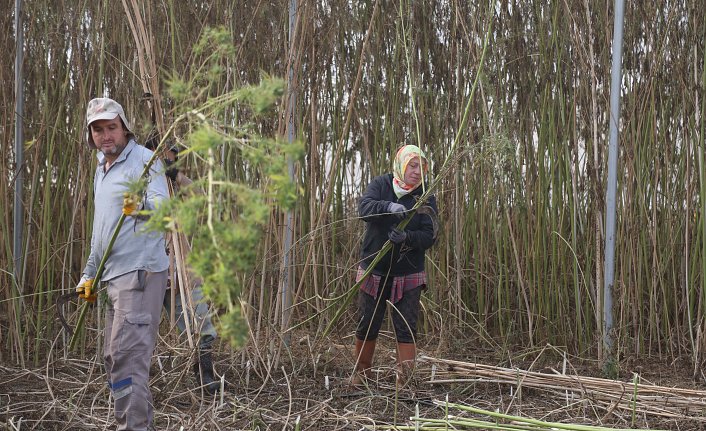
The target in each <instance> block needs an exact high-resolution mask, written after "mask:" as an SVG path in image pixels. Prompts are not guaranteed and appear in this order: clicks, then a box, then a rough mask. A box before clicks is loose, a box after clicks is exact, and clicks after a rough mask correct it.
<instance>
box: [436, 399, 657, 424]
mask: <svg viewBox="0 0 706 431" xmlns="http://www.w3.org/2000/svg"><path fill="white" fill-rule="evenodd" d="M434 403H435V404H436V405H439V406H445V405H446V404H447V403H446V402H444V401H434ZM448 405H449V406H450V407H454V408H457V409H459V410H463V411H467V412H471V413H476V414H482V415H486V416H490V417H493V418H496V419H505V420H510V421H516V422H525V423H527V424H529V425H535V426H540V427H544V428H551V429H562V430H571V431H617V430H619V429H620V428H605V427H597V426H593V425H572V424H564V423H559V422H545V421H540V420H538V419H532V418H524V417H521V416H513V415H508V414H504V413H498V412H491V411H489V410H483V409H479V408H476V407H471V406H466V405H463V404H455V403H448ZM520 429H522V428H520ZM533 429H534V428H533ZM633 431H647V430H645V429H635V430H633Z"/></svg>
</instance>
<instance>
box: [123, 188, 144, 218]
mask: <svg viewBox="0 0 706 431" xmlns="http://www.w3.org/2000/svg"><path fill="white" fill-rule="evenodd" d="M139 204H140V197H139V196H137V195H133V194H131V193H128V192H125V193H124V194H123V214H125V215H126V216H131V215H133V214H134V213H136V212H137V206H138V205H139Z"/></svg>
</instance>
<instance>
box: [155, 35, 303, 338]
mask: <svg viewBox="0 0 706 431" xmlns="http://www.w3.org/2000/svg"><path fill="white" fill-rule="evenodd" d="M204 39H205V40H202V42H201V43H200V44H199V45H198V46H199V52H200V53H203V55H204V56H205V58H204V59H203V63H202V64H200V65H199V67H196V68H191V70H196V71H197V72H196V73H199V74H200V75H198V76H191V77H188V78H186V79H185V78H180V77H176V74H172V75H171V77H170V79H169V90H168V91H169V96H170V97H171V98H172V99H171V100H172V101H173V102H174V103H175V107H174V111H175V113H176V120H175V121H174V123H173V126H172V128H170V129H169V131H168V133H167V134H165V137H164V138H163V139H162V142H161V143H160V149H161V148H163V146H164V143H165V142H166V141H167V140H172V141H176V142H178V143H179V145H178V148H179V150H180V151H179V156H178V161H177V162H176V167H177V168H178V169H184V168H185V167H186V166H187V165H188V167H189V172H190V175H189V176H190V177H191V179H192V180H193V184H191V185H190V186H188V187H186V188H184V189H182V190H180V192H179V195H178V196H177V197H175V198H173V199H170V200H169V201H168V202H166V203H165V204H164V205H162V206H161V207H160V208H159V209H157V210H156V211H155V212H154V214H152V217H151V222H150V228H151V229H157V230H162V231H168V230H173V229H177V230H179V231H180V232H182V233H183V234H185V235H186V237H187V238H188V239H189V240H190V241H191V251H190V253H189V254H188V257H187V263H188V265H189V266H190V270H191V271H192V273H193V274H194V275H195V276H197V277H199V278H200V279H201V280H202V281H203V291H204V293H205V294H206V296H207V297H208V298H209V299H210V300H211V301H212V302H213V304H214V305H215V306H216V307H217V308H218V309H219V310H220V311H222V313H221V315H220V319H219V320H220V324H221V328H220V333H221V334H222V336H223V337H225V338H227V339H229V340H230V341H231V343H232V344H233V345H235V346H238V345H240V344H242V342H243V341H244V338H245V336H246V334H247V327H246V325H245V322H244V320H243V318H242V313H241V306H240V304H241V301H240V294H241V290H242V287H243V286H242V280H243V279H244V278H245V277H244V276H245V275H246V274H248V273H249V272H250V271H251V270H252V269H253V268H254V266H255V263H256V260H257V258H258V253H259V247H260V245H261V244H262V242H263V241H262V240H263V235H264V231H265V228H266V227H267V225H268V223H269V218H270V216H271V215H272V214H273V212H274V211H275V210H276V209H280V210H286V209H290V208H292V207H293V206H294V204H295V203H296V201H297V195H298V189H297V186H296V185H295V184H294V182H293V181H292V179H291V178H290V176H289V174H288V162H290V161H296V160H299V159H300V158H301V157H302V156H303V152H304V146H303V144H302V143H301V142H299V141H294V142H288V141H287V140H286V139H281V138H280V137H279V136H277V135H276V131H275V130H273V129H274V127H275V126H276V124H277V117H278V115H279V112H278V109H277V103H279V101H280V99H281V96H282V95H283V94H284V82H283V81H282V80H280V79H277V78H272V77H266V76H265V77H263V78H262V80H261V82H260V83H259V84H258V85H254V86H246V87H243V88H239V89H231V90H228V91H219V90H218V89H217V88H218V86H217V85H215V84H214V83H217V82H225V81H226V80H225V79H222V76H221V74H224V73H226V71H227V70H228V68H227V67H225V66H224V65H227V64H228V58H227V56H229V55H231V54H232V50H231V49H227V45H228V44H229V43H230V37H229V36H228V34H227V33H225V31H224V30H223V29H216V30H209V31H207V32H205V33H204ZM214 45H215V46H214ZM224 45H225V47H224ZM273 125H274V126H273ZM170 134H171V136H170ZM158 151H159V149H158ZM193 172H197V174H196V175H192V174H191V173H193Z"/></svg>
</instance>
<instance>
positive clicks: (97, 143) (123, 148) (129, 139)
mask: <svg viewBox="0 0 706 431" xmlns="http://www.w3.org/2000/svg"><path fill="white" fill-rule="evenodd" d="M86 127H87V141H88V146H89V147H90V148H91V149H96V150H98V155H97V156H98V167H97V169H96V173H95V177H94V182H93V193H94V201H95V213H94V218H93V233H92V237H91V253H90V255H89V257H88V262H87V264H86V267H85V269H84V270H83V277H82V279H81V282H80V283H79V286H78V287H77V291H79V292H80V293H81V297H82V298H84V299H87V300H90V299H93V298H95V295H91V292H90V290H91V288H92V279H93V278H95V275H96V270H97V267H98V265H99V263H100V262H101V260H102V259H103V257H104V255H105V254H106V252H108V257H107V260H106V262H105V265H104V271H103V275H102V277H101V280H100V282H101V287H105V292H106V293H107V301H106V302H107V305H106V308H107V310H106V323H105V337H104V340H105V341H104V347H103V360H104V364H105V369H106V374H107V379H108V386H109V388H110V391H111V394H112V396H113V400H114V403H115V419H116V422H117V425H118V427H117V429H118V430H148V429H152V428H151V427H152V418H153V405H152V394H151V392H150V390H149V386H148V384H149V369H150V362H151V359H152V353H153V351H154V347H155V343H156V341H157V333H158V329H159V320H160V312H161V309H162V300H163V298H164V292H165V290H166V286H167V269H168V267H169V259H168V258H167V254H166V252H165V248H164V236H163V235H162V234H160V233H157V232H148V231H146V230H145V229H144V223H145V219H144V217H143V216H140V215H138V212H139V211H140V210H152V209H155V208H156V206H157V205H159V203H160V202H161V201H162V200H165V199H168V197H169V192H168V190H167V181H166V178H165V176H164V174H163V172H164V169H163V168H162V165H161V163H160V162H155V163H154V164H153V165H152V166H151V168H150V173H149V175H148V177H147V178H146V180H147V187H146V190H145V192H144V194H143V196H140V197H139V199H138V201H137V202H135V201H134V200H131V199H126V198H125V197H124V196H125V194H126V192H127V183H130V182H134V181H136V180H138V179H139V178H140V176H141V175H142V172H143V170H144V168H145V166H146V164H147V163H148V161H149V160H150V158H151V156H152V152H151V151H150V150H148V149H146V148H145V147H143V146H141V145H138V144H137V142H136V141H135V136H134V134H133V133H132V131H131V130H130V126H129V123H128V121H127V119H126V118H125V112H124V111H123V108H122V106H120V104H118V103H117V102H116V101H114V100H112V99H107V98H97V99H93V100H91V101H90V102H89V103H88V109H87V111H86ZM123 212H124V213H125V214H126V218H125V220H124V222H123V224H122V227H121V228H120V231H119V233H118V235H117V238H116V239H115V243H114V244H113V247H112V249H110V250H109V251H108V250H107V248H108V243H109V242H110V240H111V237H112V236H113V232H114V231H115V229H116V227H117V225H118V220H119V219H120V216H121V214H122V213H123ZM94 290H95V289H94Z"/></svg>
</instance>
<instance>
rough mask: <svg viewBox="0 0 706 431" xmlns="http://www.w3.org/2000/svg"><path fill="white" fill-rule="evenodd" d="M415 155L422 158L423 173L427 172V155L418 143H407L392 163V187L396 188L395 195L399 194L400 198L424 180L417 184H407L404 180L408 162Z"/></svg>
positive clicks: (398, 151)
mask: <svg viewBox="0 0 706 431" xmlns="http://www.w3.org/2000/svg"><path fill="white" fill-rule="evenodd" d="M415 157H419V158H421V159H422V160H421V162H422V174H424V173H426V171H427V156H426V155H425V154H424V151H422V150H421V149H420V148H419V147H417V146H416V145H405V146H404V147H402V148H400V149H399V150H397V155H396V156H395V161H394V163H393V165H392V176H393V178H392V188H393V189H394V190H395V195H397V198H398V199H399V198H401V197H402V196H404V195H406V194H408V193H410V192H412V191H413V190H414V189H416V188H417V187H419V184H421V183H422V182H423V181H424V180H423V179H422V181H420V182H419V184H415V185H411V184H406V183H405V182H404V173H405V171H406V170H407V163H409V161H410V160H412V159H413V158H415Z"/></svg>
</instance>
